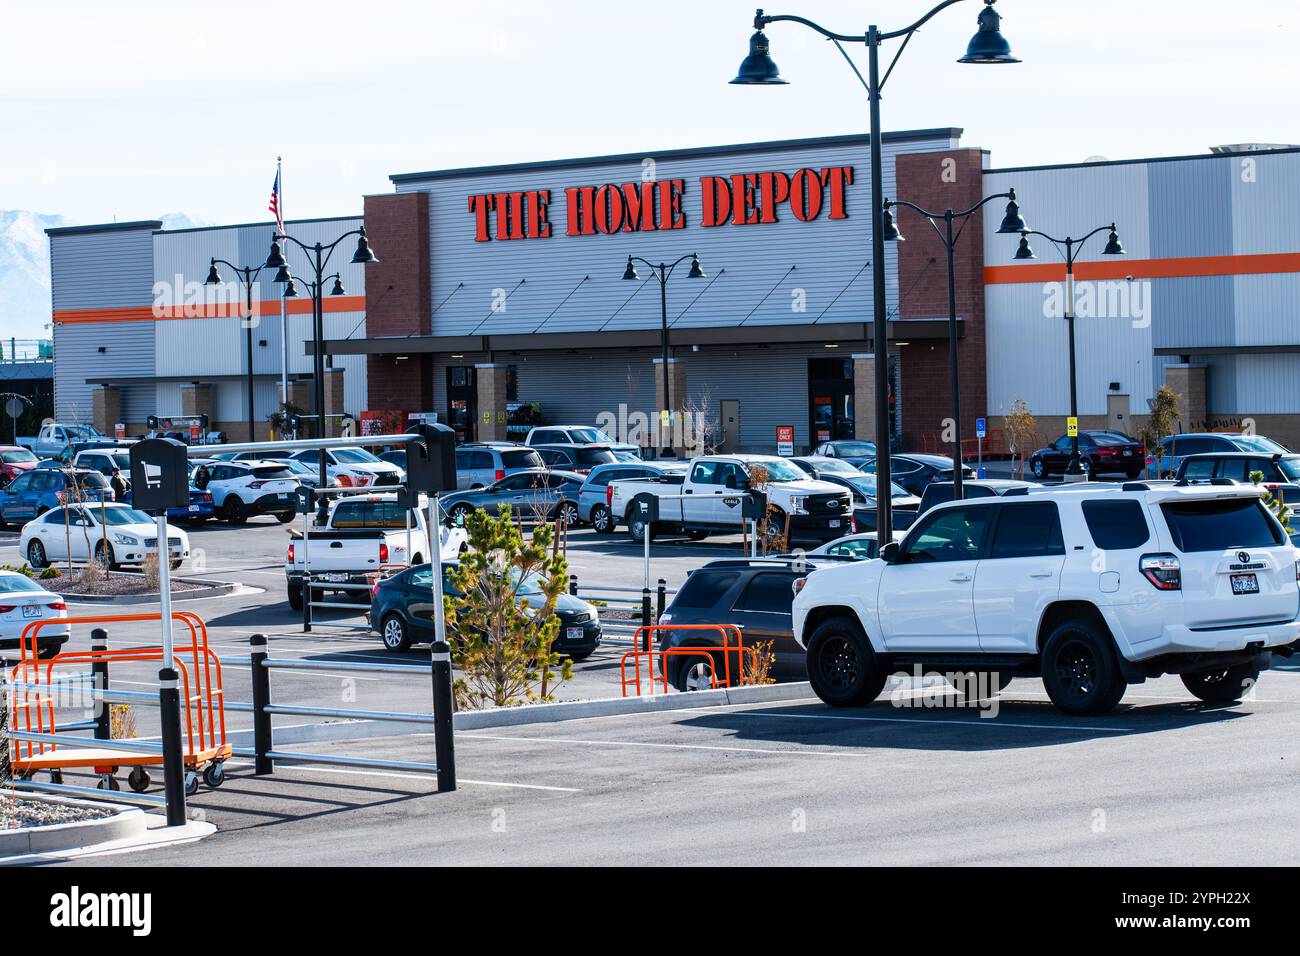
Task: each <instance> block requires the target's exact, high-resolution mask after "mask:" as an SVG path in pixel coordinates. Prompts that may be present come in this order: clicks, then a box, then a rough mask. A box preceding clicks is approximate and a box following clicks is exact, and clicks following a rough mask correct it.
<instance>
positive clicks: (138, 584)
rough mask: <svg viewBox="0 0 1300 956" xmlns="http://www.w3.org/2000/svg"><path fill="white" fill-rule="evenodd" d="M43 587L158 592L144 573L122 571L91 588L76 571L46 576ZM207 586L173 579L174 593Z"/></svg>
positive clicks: (96, 592)
mask: <svg viewBox="0 0 1300 956" xmlns="http://www.w3.org/2000/svg"><path fill="white" fill-rule="evenodd" d="M40 584H41V586H42V587H44V588H45V589H46V590H49V591H54V592H55V593H57V594H86V595H93V596H95V597H120V596H125V595H136V594H157V593H158V592H157V589H156V588H150V587H149V586H148V585H146V584H145V582H144V575H142V574H123V573H121V572H120V571H113V572H110V573H109V574H108V575H107V576H106V577H105V578H104V582H103V583H102V584H100V585H99V586H98V587H96V588H94V589H91V588H88V587H86V586H85V585H84V584H82V583H81V581H80V580H79V579H78V577H77V574H76V572H73V574H72V575H71V576H68V575H67V574H66V573H65V574H63V575H61V576H59V577H57V578H44V579H42V580H41V581H40ZM203 587H206V585H202V584H190V583H189V582H187V581H177V580H176V579H175V578H173V579H172V594H180V593H183V592H185V591H197V590H200V589H201V588H203Z"/></svg>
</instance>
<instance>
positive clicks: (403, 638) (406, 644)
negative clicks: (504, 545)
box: [369, 563, 601, 661]
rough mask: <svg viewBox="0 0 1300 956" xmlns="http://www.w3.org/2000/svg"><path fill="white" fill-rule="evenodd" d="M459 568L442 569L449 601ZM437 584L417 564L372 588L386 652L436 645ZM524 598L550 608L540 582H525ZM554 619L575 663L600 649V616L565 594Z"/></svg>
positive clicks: (374, 621) (373, 619) (429, 569)
mask: <svg viewBox="0 0 1300 956" xmlns="http://www.w3.org/2000/svg"><path fill="white" fill-rule="evenodd" d="M455 567H456V565H455V564H454V563H447V564H444V565H443V566H442V589H443V593H444V594H446V595H449V596H454V595H455V594H456V590H455V589H454V588H453V587H452V585H451V578H450V573H451V571H452V570H453V569H454V568H455ZM432 582H433V565H431V564H417V565H415V566H414V567H411V568H407V569H405V570H404V571H401V572H399V573H398V574H394V575H393V576H392V577H390V578H385V579H384V580H382V581H380V582H379V583H377V584H376V585H375V586H374V587H373V588H371V590H370V614H369V620H370V626H371V628H372V629H374V630H375V631H377V632H378V633H379V637H380V639H381V640H382V641H383V642H384V649H385V650H388V651H392V652H394V653H397V652H400V651H405V650H407V649H408V648H410V646H411V645H412V644H432V643H433V639H434V624H433V611H434V608H433V601H432V592H431V591H430V585H431V584H432ZM519 596H520V597H521V598H523V599H524V600H525V601H527V602H528V605H529V607H532V608H540V607H541V606H542V605H543V604H545V603H546V597H545V595H544V594H543V593H542V587H541V581H540V579H538V578H536V577H535V576H530V577H529V578H527V579H525V580H524V582H523V584H522V585H520V587H519ZM555 616H556V617H557V618H559V620H560V629H559V632H558V635H557V636H556V638H555V644H554V645H553V647H554V648H555V650H556V651H557V652H558V653H560V654H562V655H564V656H565V657H567V658H569V659H570V660H573V661H581V660H586V659H587V658H588V657H590V656H591V654H592V652H593V651H595V649H596V648H597V647H598V646H599V645H600V638H601V631H600V612H598V611H597V610H596V608H595V607H593V606H592V605H590V604H588V603H587V602H586V601H583V600H581V599H579V598H576V597H574V596H573V595H571V594H561V595H560V596H559V598H557V599H556V602H555Z"/></svg>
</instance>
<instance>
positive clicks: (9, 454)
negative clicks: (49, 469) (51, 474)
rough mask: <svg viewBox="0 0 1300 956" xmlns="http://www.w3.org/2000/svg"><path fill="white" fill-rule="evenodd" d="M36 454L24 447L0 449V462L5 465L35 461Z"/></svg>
mask: <svg viewBox="0 0 1300 956" xmlns="http://www.w3.org/2000/svg"><path fill="white" fill-rule="evenodd" d="M35 460H36V456H35V455H33V454H32V453H31V452H29V451H28V450H27V449H26V448H15V449H14V450H13V451H0V462H4V463H5V464H6V465H17V464H21V463H22V462H27V461H35Z"/></svg>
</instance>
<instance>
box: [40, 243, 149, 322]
mask: <svg viewBox="0 0 1300 956" xmlns="http://www.w3.org/2000/svg"><path fill="white" fill-rule="evenodd" d="M151 237H152V232H151V230H150V229H147V228H145V229H139V230H114V231H110V232H102V233H77V234H73V235H54V236H50V276H51V291H52V297H53V301H54V310H55V311H56V312H57V311H62V310H64V309H112V308H122V307H126V306H146V305H149V304H150V303H151V302H153V261H152V238H151Z"/></svg>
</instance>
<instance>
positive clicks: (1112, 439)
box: [1092, 432, 1133, 445]
mask: <svg viewBox="0 0 1300 956" xmlns="http://www.w3.org/2000/svg"><path fill="white" fill-rule="evenodd" d="M1092 440H1093V442H1095V443H1096V444H1098V445H1131V444H1133V439H1131V438H1129V437H1128V436H1127V435H1118V434H1116V433H1114V432H1093V435H1092Z"/></svg>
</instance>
